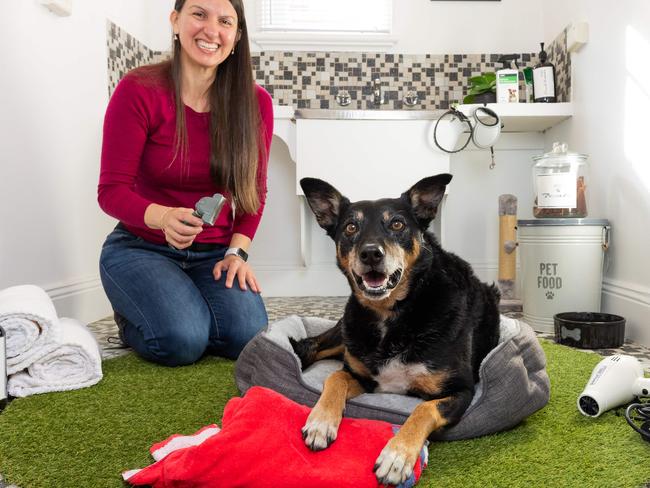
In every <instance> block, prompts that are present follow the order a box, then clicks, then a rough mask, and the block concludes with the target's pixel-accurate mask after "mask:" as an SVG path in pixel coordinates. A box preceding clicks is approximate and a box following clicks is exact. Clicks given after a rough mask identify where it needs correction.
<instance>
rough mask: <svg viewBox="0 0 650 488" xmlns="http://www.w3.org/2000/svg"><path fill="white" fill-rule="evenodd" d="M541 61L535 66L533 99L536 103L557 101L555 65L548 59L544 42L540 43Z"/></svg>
mask: <svg viewBox="0 0 650 488" xmlns="http://www.w3.org/2000/svg"><path fill="white" fill-rule="evenodd" d="M540 44H541V46H542V50H541V51H540V52H539V63H538V64H537V65H535V67H533V99H534V101H535V102H536V103H540V102H542V103H552V102H555V101H557V97H556V95H555V66H554V65H553V63H551V62H549V61H548V60H547V58H548V54H547V53H546V51H544V43H543V42H541V43H540Z"/></svg>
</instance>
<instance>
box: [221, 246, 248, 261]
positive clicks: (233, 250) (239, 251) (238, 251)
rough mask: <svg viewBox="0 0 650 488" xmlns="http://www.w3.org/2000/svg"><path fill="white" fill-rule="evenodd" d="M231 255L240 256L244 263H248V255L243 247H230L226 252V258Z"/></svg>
mask: <svg viewBox="0 0 650 488" xmlns="http://www.w3.org/2000/svg"><path fill="white" fill-rule="evenodd" d="M231 254H234V255H235V256H239V257H240V258H242V259H243V260H244V261H248V253H247V252H246V251H244V250H243V249H242V248H241V247H229V248H228V249H227V250H226V254H224V257H226V256H230V255H231Z"/></svg>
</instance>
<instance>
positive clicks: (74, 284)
mask: <svg viewBox="0 0 650 488" xmlns="http://www.w3.org/2000/svg"><path fill="white" fill-rule="evenodd" d="M44 289H45V291H46V292H47V294H48V295H49V296H50V298H51V299H52V302H53V303H54V307H55V308H56V313H57V315H58V316H59V317H71V318H74V319H77V320H79V321H81V322H83V323H89V322H94V321H95V320H99V319H102V318H104V317H106V316H108V315H112V314H113V309H112V308H111V305H110V303H109V301H108V298H106V294H105V293H104V289H103V288H102V283H101V280H100V279H99V276H94V277H86V278H80V279H78V280H73V281H68V282H64V283H55V284H52V285H49V286H45V287H44Z"/></svg>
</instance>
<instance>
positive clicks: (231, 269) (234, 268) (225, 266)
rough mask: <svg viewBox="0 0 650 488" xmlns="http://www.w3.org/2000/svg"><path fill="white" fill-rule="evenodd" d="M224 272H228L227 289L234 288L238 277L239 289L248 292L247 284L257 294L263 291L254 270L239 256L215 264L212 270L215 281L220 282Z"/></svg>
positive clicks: (231, 255)
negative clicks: (234, 282) (233, 285)
mask: <svg viewBox="0 0 650 488" xmlns="http://www.w3.org/2000/svg"><path fill="white" fill-rule="evenodd" d="M224 271H225V272H226V288H232V284H233V281H234V280H235V276H236V277H237V281H239V288H241V289H242V290H246V289H247V288H246V284H248V286H250V288H251V291H253V292H255V293H259V292H260V291H262V290H260V286H259V285H258V283H257V278H255V274H254V273H253V268H251V266H250V264H248V263H247V262H245V261H244V260H243V259H242V258H240V257H239V256H235V255H233V254H230V255H228V256H226V257H225V258H223V259H222V260H221V261H219V262H218V263H217V264H215V265H214V269H213V270H212V275H213V276H214V279H215V280H220V279H221V273H222V272H224Z"/></svg>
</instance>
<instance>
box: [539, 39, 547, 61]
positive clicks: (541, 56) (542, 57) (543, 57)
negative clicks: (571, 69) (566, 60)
mask: <svg viewBox="0 0 650 488" xmlns="http://www.w3.org/2000/svg"><path fill="white" fill-rule="evenodd" d="M540 45H541V46H542V50H541V51H540V52H539V61H540V62H541V63H545V62H546V59H547V58H548V54H547V53H546V51H544V43H543V42H540Z"/></svg>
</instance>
